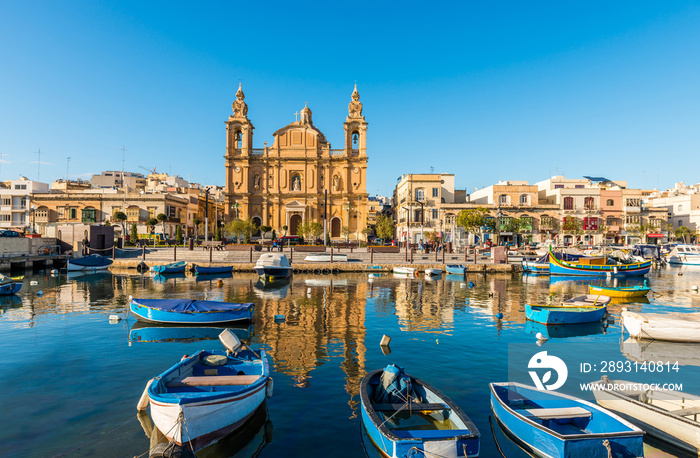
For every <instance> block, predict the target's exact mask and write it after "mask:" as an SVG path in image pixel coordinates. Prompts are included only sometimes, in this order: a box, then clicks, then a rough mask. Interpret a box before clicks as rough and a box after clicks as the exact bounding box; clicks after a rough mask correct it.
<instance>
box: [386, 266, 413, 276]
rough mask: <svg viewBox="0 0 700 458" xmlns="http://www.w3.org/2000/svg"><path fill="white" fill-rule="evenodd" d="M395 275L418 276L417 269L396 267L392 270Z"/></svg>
mask: <svg viewBox="0 0 700 458" xmlns="http://www.w3.org/2000/svg"><path fill="white" fill-rule="evenodd" d="M392 271H393V272H394V273H395V274H401V275H411V276H415V275H416V269H415V267H394V269H393V270H392Z"/></svg>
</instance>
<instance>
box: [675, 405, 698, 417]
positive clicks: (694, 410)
mask: <svg viewBox="0 0 700 458" xmlns="http://www.w3.org/2000/svg"><path fill="white" fill-rule="evenodd" d="M668 413H670V414H673V415H680V416H681V417H689V416H691V415H698V414H700V406H696V407H688V408H687V409H678V410H670V411H669V412H668Z"/></svg>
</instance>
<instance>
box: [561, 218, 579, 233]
mask: <svg viewBox="0 0 700 458" xmlns="http://www.w3.org/2000/svg"><path fill="white" fill-rule="evenodd" d="M582 227H583V224H582V223H581V220H580V219H579V218H576V217H575V216H567V217H566V219H565V220H564V225H563V226H562V231H563V232H565V233H567V234H573V235H581V232H582Z"/></svg>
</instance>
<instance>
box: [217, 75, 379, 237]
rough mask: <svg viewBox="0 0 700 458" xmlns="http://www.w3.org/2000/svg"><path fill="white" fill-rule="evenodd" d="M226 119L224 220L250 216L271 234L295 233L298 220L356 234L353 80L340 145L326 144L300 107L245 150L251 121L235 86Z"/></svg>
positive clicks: (361, 129) (362, 181) (358, 126)
mask: <svg viewBox="0 0 700 458" xmlns="http://www.w3.org/2000/svg"><path fill="white" fill-rule="evenodd" d="M232 106H233V114H232V115H230V116H229V118H228V121H226V155H225V156H224V158H225V160H226V194H225V196H226V197H225V198H226V214H227V219H229V220H231V219H234V218H239V219H246V218H250V219H251V221H252V222H253V224H255V225H257V226H261V225H264V226H271V227H272V228H273V229H275V230H276V231H277V233H278V234H282V233H284V230H283V226H287V227H288V230H287V234H289V235H295V234H297V229H298V228H299V224H300V223H301V222H302V221H306V222H309V223H311V222H319V223H321V224H322V225H323V224H324V222H325V223H326V224H327V230H328V234H329V235H330V236H331V238H333V239H336V240H345V239H346V238H347V239H349V240H357V239H362V238H363V234H362V231H363V229H364V228H365V227H367V197H368V194H367V183H366V176H367V122H366V121H365V118H364V116H363V115H362V102H360V95H359V93H358V92H357V86H355V89H354V91H353V93H352V95H351V101H350V104H349V106H348V116H347V118H346V119H345V122H344V123H343V129H344V139H345V144H344V148H343V149H333V148H331V144H330V142H329V141H328V140H327V139H326V137H325V135H324V134H323V133H322V132H321V131H320V130H319V129H318V128H316V127H315V126H314V124H313V120H312V113H311V110H310V109H309V107H308V106H305V107H304V108H303V109H302V110H301V112H300V113H299V115H300V116H299V117H298V118H297V119H296V120H295V121H294V122H292V123H290V124H288V125H286V126H285V127H282V128H281V129H279V130H277V131H276V132H275V133H274V134H273V143H272V145H271V146H268V145H267V142H265V144H264V147H263V148H253V129H254V127H253V124H252V122H251V121H250V119H248V105H247V104H246V102H245V95H244V94H243V90H242V89H241V87H240V86H239V88H238V92H236V100H235V101H234V102H233V105H232Z"/></svg>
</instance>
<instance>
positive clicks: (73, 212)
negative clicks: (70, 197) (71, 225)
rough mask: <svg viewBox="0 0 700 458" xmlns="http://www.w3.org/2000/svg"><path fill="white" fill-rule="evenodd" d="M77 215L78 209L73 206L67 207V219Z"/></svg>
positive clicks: (74, 217)
mask: <svg viewBox="0 0 700 458" xmlns="http://www.w3.org/2000/svg"><path fill="white" fill-rule="evenodd" d="M77 217H78V209H77V208H75V207H71V208H69V209H68V218H69V219H76V218H77Z"/></svg>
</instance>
